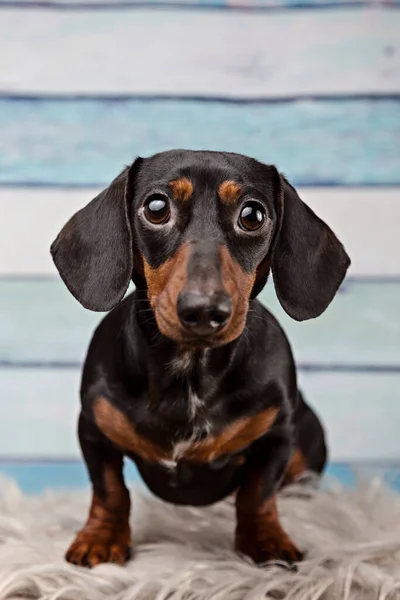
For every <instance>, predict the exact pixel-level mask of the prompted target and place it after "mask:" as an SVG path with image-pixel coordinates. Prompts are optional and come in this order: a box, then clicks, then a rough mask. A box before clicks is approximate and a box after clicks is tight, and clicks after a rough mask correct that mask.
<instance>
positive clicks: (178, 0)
mask: <svg viewBox="0 0 400 600" xmlns="http://www.w3.org/2000/svg"><path fill="white" fill-rule="evenodd" d="M371 4H376V5H377V6H379V7H382V6H383V7H387V8H395V7H397V6H399V4H400V0H385V2H381V1H380V0H375V1H374V0H372V1H371V0H174V1H173V0H0V8H2V7H7V8H16V9H17V8H19V9H25V10H26V9H29V8H32V9H35V8H36V9H50V10H102V9H109V10H113V9H114V10H118V9H125V10H126V9H128V8H135V7H138V6H139V7H146V8H147V7H151V6H164V7H165V6H176V7H177V8H181V9H184V8H198V7H204V8H226V9H232V10H235V9H254V8H258V9H265V10H267V9H271V10H272V9H302V8H310V7H311V8H314V9H318V8H330V9H331V8H336V7H338V8H346V7H351V8H355V7H359V8H363V7H365V6H368V7H369V6H371Z"/></svg>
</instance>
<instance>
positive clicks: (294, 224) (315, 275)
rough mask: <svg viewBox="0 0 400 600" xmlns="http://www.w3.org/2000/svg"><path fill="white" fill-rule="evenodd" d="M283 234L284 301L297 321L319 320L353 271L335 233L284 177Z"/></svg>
mask: <svg viewBox="0 0 400 600" xmlns="http://www.w3.org/2000/svg"><path fill="white" fill-rule="evenodd" d="M278 188H280V189H279V190H278V215H279V213H280V221H281V225H280V230H279V231H278V233H277V237H276V241H275V246H274V249H273V254H272V275H273V278H274V285H275V290H276V293H277V296H278V298H279V301H280V303H281V305H282V306H283V308H284V309H285V311H286V312H287V313H288V314H289V315H290V316H291V317H292V318H293V319H296V321H304V320H306V319H313V318H315V317H318V316H319V315H320V314H322V313H323V312H324V310H325V309H326V308H327V307H328V306H329V304H330V303H331V301H332V300H333V297H334V296H335V294H336V291H337V289H338V288H339V286H340V284H341V283H342V281H343V279H344V276H345V275H346V271H347V269H348V267H349V266H350V258H349V257H348V255H347V253H346V251H345V249H344V248H343V246H342V244H341V243H340V241H339V240H338V239H337V237H336V236H335V234H334V233H333V231H332V230H331V229H330V228H329V227H328V225H326V223H324V221H322V220H321V219H320V218H319V217H317V215H316V214H315V213H314V212H313V211H312V210H311V209H310V208H309V207H308V206H307V205H306V204H304V202H303V201H302V200H300V198H299V196H298V194H297V192H296V190H295V189H294V188H293V187H292V186H291V185H290V184H289V183H288V182H287V181H286V179H285V178H284V177H283V176H280V182H279V186H278Z"/></svg>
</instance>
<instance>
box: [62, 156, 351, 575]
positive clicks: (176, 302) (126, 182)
mask: <svg viewBox="0 0 400 600" xmlns="http://www.w3.org/2000/svg"><path fill="white" fill-rule="evenodd" d="M51 251H52V255H53V259H54V262H55V264H56V266H57V269H58V270H59V272H60V274H61V277H62V279H63V280H64V282H65V283H66V285H67V287H68V288H69V290H70V291H71V292H72V294H73V295H74V296H75V297H76V298H77V299H78V300H79V301H80V302H81V303H82V304H83V306H85V307H86V308H89V309H91V310H95V311H108V310H110V309H113V310H111V312H110V313H109V314H108V315H107V316H106V317H105V318H104V320H103V321H102V322H101V323H100V325H99V327H98V328H97V330H96V332H95V334H94V336H93V339H92V342H91V345H90V348H89V352H88V355H87V358H86V363H85V367H84V372H83V379H82V388H81V396H82V411H81V415H80V419H79V439H80V444H81V448H82V452H83V456H84V459H85V462H86V464H87V468H88V470H89V475H90V479H91V481H92V485H93V500H92V506H91V509H90V514H89V518H88V521H87V523H86V525H85V527H84V528H83V529H82V530H81V532H80V533H78V535H77V538H76V540H75V541H74V543H73V544H72V546H71V547H70V549H69V551H68V553H67V560H69V561H70V562H72V563H75V564H79V565H87V566H93V565H95V564H98V563H100V562H104V561H112V562H116V563H119V564H123V563H124V562H125V561H126V560H127V559H128V557H129V553H130V548H131V531H130V526H129V514H130V498H129V493H128V490H127V488H126V486H125V484H124V479H123V473H122V470H123V457H124V456H129V457H130V458H132V459H133V460H134V461H135V463H136V465H137V467H138V469H139V471H140V473H141V475H142V477H143V479H144V481H145V482H146V484H147V485H148V487H149V488H150V490H151V491H153V492H154V493H155V494H156V495H157V496H159V497H160V498H162V499H164V500H166V501H168V502H173V503H175V504H190V505H206V504H211V503H214V502H218V501H219V500H221V499H222V498H224V497H226V496H228V495H230V494H232V493H234V492H235V501H236V514H237V523H236V539H235V545H236V549H237V550H238V551H239V552H241V553H244V554H246V555H248V556H250V557H251V558H252V559H254V560H255V561H256V562H264V561H268V560H271V559H281V560H285V561H289V562H292V561H298V560H301V558H302V553H301V552H300V551H299V550H298V549H297V548H296V546H295V545H294V544H293V542H292V541H291V540H290V539H289V537H288V535H287V534H286V533H285V531H284V530H283V529H282V527H281V525H280V522H279V517H278V512H277V507H276V493H277V491H278V490H279V488H280V486H281V485H282V484H284V483H287V482H290V481H292V480H293V479H294V478H295V477H296V476H297V475H299V474H300V473H302V472H303V471H304V470H311V471H315V472H317V473H319V472H321V471H322V469H323V467H324V464H325V460H326V448H325V441H324V434H323V430H322V428H321V425H320V423H319V422H318V420H317V418H316V416H315V415H314V413H313V412H312V411H311V409H310V408H309V407H308V406H307V405H306V404H305V402H304V400H303V399H302V397H301V394H300V393H299V391H298V388H297V383H296V371H295V365H294V362H293V357H292V353H291V350H290V346H289V343H288V341H287V339H286V337H285V334H284V332H283V331H282V329H281V328H280V326H279V325H278V323H277V321H276V320H275V319H274V317H273V316H272V315H271V314H270V313H269V312H268V311H267V310H266V309H265V308H264V307H263V306H262V305H261V304H260V303H259V302H258V301H257V300H256V296H257V294H258V293H259V292H260V291H261V290H262V288H263V287H264V285H265V283H266V281H267V278H268V274H269V272H270V270H272V274H273V279H274V284H275V289H276V293H277V295H278V298H279V300H280V302H281V304H282V306H283V308H284V309H285V311H286V312H287V313H288V314H289V315H290V316H291V317H293V318H294V319H296V320H299V321H300V320H304V319H311V318H314V317H317V316H318V315H320V314H321V313H322V312H323V311H324V310H325V309H326V308H327V306H328V305H329V303H330V302H331V301H332V299H333V297H334V295H335V293H336V291H337V289H338V287H339V285H340V283H341V282H342V280H343V278H344V276H345V273H346V270H347V268H348V266H349V264H350V261H349V258H348V256H347V254H346V252H345V250H344V249H343V246H342V245H341V243H340V242H339V241H338V239H337V238H336V236H335V235H334V233H333V232H332V231H331V230H330V229H329V227H328V226H327V225H326V224H325V223H324V222H323V221H321V220H320V219H319V218H318V217H317V216H316V215H315V214H314V213H313V212H312V210H310V209H309V208H308V207H307V206H306V205H305V204H304V203H303V202H302V201H301V200H300V198H299V196H298V195H297V193H296V191H295V189H294V188H293V187H292V186H291V185H290V184H289V183H288V182H287V181H286V180H285V178H284V177H283V176H282V175H280V174H279V172H278V171H277V170H276V168H275V167H274V166H266V165H264V164H261V163H259V162H257V161H256V160H253V159H250V158H247V157H245V156H241V155H238V154H231V153H222V152H221V153H219V152H191V151H186V150H174V151H170V152H164V153H161V154H158V155H156V156H153V157H151V158H147V159H142V158H139V159H137V160H136V161H135V162H134V163H133V165H132V166H131V167H129V168H126V169H125V170H124V171H123V172H122V173H121V174H120V175H119V176H118V177H117V178H116V179H115V180H114V181H113V182H112V184H111V185H110V187H108V188H107V189H106V190H104V191H103V192H102V193H101V194H99V195H98V196H97V197H96V198H95V199H94V200H93V201H92V202H90V203H89V204H88V205H87V206H86V207H85V208H83V209H82V210H80V211H79V212H78V213H77V214H75V215H74V216H73V217H72V219H71V220H70V221H69V222H68V223H67V224H66V225H65V227H64V228H63V230H62V231H61V233H60V234H59V236H58V237H57V239H56V240H55V242H54V243H53V245H52V249H51ZM131 280H133V282H134V284H135V286H136V291H135V292H134V293H133V294H132V295H129V296H128V297H127V298H126V299H125V300H123V301H122V302H121V300H122V298H123V296H124V294H125V292H126V290H127V288H128V286H129V283H130V282H131Z"/></svg>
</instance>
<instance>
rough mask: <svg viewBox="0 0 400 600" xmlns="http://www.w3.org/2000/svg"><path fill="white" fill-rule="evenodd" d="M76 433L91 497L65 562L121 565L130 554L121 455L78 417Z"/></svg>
mask: <svg viewBox="0 0 400 600" xmlns="http://www.w3.org/2000/svg"><path fill="white" fill-rule="evenodd" d="M78 431H79V442H80V445H81V449H82V453H83V457H84V459H85V462H86V466H87V468H88V471H89V475H90V479H91V481H92V486H93V496H92V504H91V508H90V512H89V517H88V520H87V522H86V525H85V526H84V528H83V529H82V530H81V531H80V532H79V533H78V535H77V536H76V539H75V541H74V542H73V543H72V545H71V546H70V548H69V550H68V552H67V554H66V559H67V561H69V562H71V563H73V564H76V565H81V566H87V567H94V566H95V565H97V564H99V563H102V562H113V563H116V564H119V565H123V564H124V563H125V562H126V561H127V560H128V558H129V556H130V551H131V531H130V527H129V513H130V498H129V492H128V490H127V488H126V486H125V483H124V479H123V474H122V469H123V456H122V454H121V453H120V452H119V451H118V450H116V449H115V447H114V446H113V445H112V444H111V443H110V442H109V441H108V440H107V439H106V438H105V437H104V436H103V435H102V434H101V433H100V432H99V430H98V429H97V427H96V426H95V425H94V424H93V423H92V422H91V421H89V420H87V419H85V418H84V417H83V416H82V415H81V416H80V419H79V430H78Z"/></svg>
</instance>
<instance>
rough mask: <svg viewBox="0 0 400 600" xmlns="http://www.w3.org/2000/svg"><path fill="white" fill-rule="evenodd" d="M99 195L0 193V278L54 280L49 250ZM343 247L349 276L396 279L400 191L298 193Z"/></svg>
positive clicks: (86, 192) (44, 191)
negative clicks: (78, 212) (37, 276)
mask: <svg viewBox="0 0 400 600" xmlns="http://www.w3.org/2000/svg"><path fill="white" fill-rule="evenodd" d="M97 191H98V190H95V189H93V190H90V189H79V190H59V189H58V190H54V189H8V188H1V189H0V247H1V251H0V275H10V274H43V275H50V274H55V273H56V270H55V268H54V266H53V263H52V261H51V258H50V254H49V247H50V244H51V242H52V241H53V239H54V238H55V236H56V235H57V233H58V231H59V229H60V228H61V227H62V226H63V225H64V223H65V222H66V221H67V220H68V219H69V217H70V216H72V214H73V213H74V212H75V211H76V210H78V209H79V208H81V207H82V206H83V205H85V204H86V203H87V202H88V201H89V200H91V198H93V197H94V196H95V195H96V193H97ZM299 192H300V195H301V196H302V198H303V199H304V201H305V202H307V203H308V204H309V205H310V206H311V207H312V208H313V209H314V210H315V211H316V212H317V214H318V215H319V216H320V217H322V218H323V219H325V220H326V221H327V223H328V224H329V225H330V226H331V227H332V228H333V229H334V231H335V232H336V233H337V235H338V236H339V237H340V238H341V240H342V242H343V243H344V244H345V246H346V248H347V250H348V252H349V254H350V256H351V258H352V266H351V269H350V273H351V274H353V275H386V276H391V275H400V263H399V258H400V239H399V234H398V223H399V221H400V188H393V189H388V188H385V189H354V188H351V189H350V188H339V189H338V188H336V189H326V188H324V189H322V188H319V189H315V188H307V189H299Z"/></svg>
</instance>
